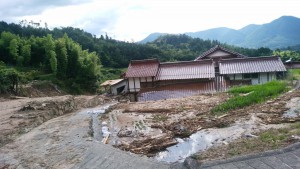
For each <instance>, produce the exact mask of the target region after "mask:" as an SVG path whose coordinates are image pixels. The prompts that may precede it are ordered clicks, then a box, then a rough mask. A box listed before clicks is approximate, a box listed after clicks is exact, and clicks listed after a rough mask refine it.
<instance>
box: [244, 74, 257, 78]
mask: <svg viewBox="0 0 300 169" xmlns="http://www.w3.org/2000/svg"><path fill="white" fill-rule="evenodd" d="M251 78H252V79H257V78H258V73H248V74H243V79H251Z"/></svg>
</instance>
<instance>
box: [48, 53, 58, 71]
mask: <svg viewBox="0 0 300 169" xmlns="http://www.w3.org/2000/svg"><path fill="white" fill-rule="evenodd" d="M50 66H51V70H52V73H53V74H55V75H56V73H57V59H56V57H55V52H54V51H50Z"/></svg>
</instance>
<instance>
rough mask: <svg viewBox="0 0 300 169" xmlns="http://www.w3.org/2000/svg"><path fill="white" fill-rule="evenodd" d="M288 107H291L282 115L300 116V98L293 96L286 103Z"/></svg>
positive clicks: (286, 116) (289, 116)
mask: <svg viewBox="0 0 300 169" xmlns="http://www.w3.org/2000/svg"><path fill="white" fill-rule="evenodd" d="M286 107H288V108H290V109H289V110H288V111H286V112H285V113H284V114H283V115H282V116H283V117H285V118H295V117H298V116H299V113H300V98H299V97H295V98H292V99H291V101H289V102H288V103H287V105H286Z"/></svg>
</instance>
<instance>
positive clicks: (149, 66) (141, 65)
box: [125, 59, 159, 78]
mask: <svg viewBox="0 0 300 169" xmlns="http://www.w3.org/2000/svg"><path fill="white" fill-rule="evenodd" d="M158 66H159V61H158V60H157V59H148V60H132V61H131V62H130V64H129V67H128V70H127V72H126V75H125V77H126V78H128V77H153V76H155V75H156V74H157V71H158Z"/></svg>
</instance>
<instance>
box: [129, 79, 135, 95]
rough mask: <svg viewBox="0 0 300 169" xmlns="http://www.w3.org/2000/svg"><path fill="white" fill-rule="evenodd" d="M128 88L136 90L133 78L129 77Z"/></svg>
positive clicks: (130, 90)
mask: <svg viewBox="0 0 300 169" xmlns="http://www.w3.org/2000/svg"><path fill="white" fill-rule="evenodd" d="M128 84H129V86H128V88H129V92H134V91H135V88H134V79H133V78H128Z"/></svg>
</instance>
